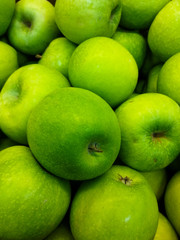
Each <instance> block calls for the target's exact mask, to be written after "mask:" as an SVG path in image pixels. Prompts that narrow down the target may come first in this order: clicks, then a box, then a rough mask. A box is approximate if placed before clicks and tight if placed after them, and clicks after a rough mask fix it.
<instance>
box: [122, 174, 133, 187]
mask: <svg viewBox="0 0 180 240" xmlns="http://www.w3.org/2000/svg"><path fill="white" fill-rule="evenodd" d="M119 180H120V181H121V182H122V183H124V184H126V185H128V186H129V185H131V183H132V179H130V178H129V177H127V176H126V177H122V176H121V175H119Z"/></svg>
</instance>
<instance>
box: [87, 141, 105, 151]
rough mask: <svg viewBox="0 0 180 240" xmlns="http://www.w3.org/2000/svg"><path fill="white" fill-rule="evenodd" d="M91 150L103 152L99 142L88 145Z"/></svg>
mask: <svg viewBox="0 0 180 240" xmlns="http://www.w3.org/2000/svg"><path fill="white" fill-rule="evenodd" d="M88 149H89V150H91V151H93V152H103V151H102V150H101V149H100V148H98V147H97V143H93V144H91V145H90V146H89V147H88Z"/></svg>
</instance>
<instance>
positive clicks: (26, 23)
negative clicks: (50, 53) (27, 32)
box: [23, 20, 32, 28]
mask: <svg viewBox="0 0 180 240" xmlns="http://www.w3.org/2000/svg"><path fill="white" fill-rule="evenodd" d="M23 24H24V25H25V26H26V27H27V28H31V26H32V23H31V21H29V20H23Z"/></svg>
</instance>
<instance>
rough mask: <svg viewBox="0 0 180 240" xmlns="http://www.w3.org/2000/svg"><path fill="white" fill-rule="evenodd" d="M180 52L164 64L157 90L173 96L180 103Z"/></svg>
mask: <svg viewBox="0 0 180 240" xmlns="http://www.w3.org/2000/svg"><path fill="white" fill-rule="evenodd" d="M179 75H180V53H176V54H175V55H173V56H172V57H170V58H169V59H168V60H167V61H166V62H165V63H164V64H163V66H162V68H161V70H160V72H159V77H158V82H157V91H158V92H159V93H162V94H165V95H167V96H169V97H170V98H172V99H173V100H174V101H176V102H177V103H178V104H179V105H180V96H179V91H180V81H179Z"/></svg>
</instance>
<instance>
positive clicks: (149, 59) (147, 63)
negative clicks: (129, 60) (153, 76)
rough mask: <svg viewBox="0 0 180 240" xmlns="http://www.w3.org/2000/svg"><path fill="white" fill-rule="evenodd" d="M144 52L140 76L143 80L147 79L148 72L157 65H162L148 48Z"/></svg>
mask: <svg viewBox="0 0 180 240" xmlns="http://www.w3.org/2000/svg"><path fill="white" fill-rule="evenodd" d="M146 52H147V53H146V57H145V60H144V63H143V65H142V67H141V76H143V77H144V78H148V75H149V72H150V71H151V70H152V68H153V67H155V66H157V65H158V64H162V61H161V60H160V59H159V58H158V57H157V56H156V55H154V54H153V53H152V52H151V50H150V49H149V47H148V46H147V51H146Z"/></svg>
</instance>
